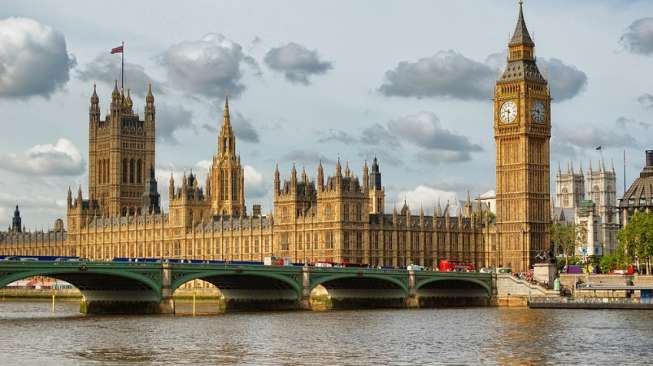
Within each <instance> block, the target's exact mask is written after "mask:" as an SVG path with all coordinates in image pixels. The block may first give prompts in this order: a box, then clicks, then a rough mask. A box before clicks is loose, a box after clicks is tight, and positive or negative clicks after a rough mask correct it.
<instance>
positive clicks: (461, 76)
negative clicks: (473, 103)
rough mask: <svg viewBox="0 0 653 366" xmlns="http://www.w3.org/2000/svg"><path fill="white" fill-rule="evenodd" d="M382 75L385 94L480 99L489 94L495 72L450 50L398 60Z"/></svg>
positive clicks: (382, 91) (381, 88)
mask: <svg viewBox="0 0 653 366" xmlns="http://www.w3.org/2000/svg"><path fill="white" fill-rule="evenodd" d="M385 78H386V83H385V84H383V85H381V86H380V87H379V91H380V92H381V93H382V94H384V95H386V96H400V97H417V98H423V97H450V98H456V99H463V100H469V99H474V100H483V99H487V98H489V96H490V91H491V90H492V85H493V84H494V81H495V80H496V73H495V72H494V71H493V70H492V69H491V68H489V67H488V66H487V65H485V64H483V63H480V62H477V61H474V60H471V59H469V58H467V57H465V56H463V55H461V54H460V53H458V52H456V51H453V50H449V51H440V52H438V53H436V54H435V55H433V56H431V57H424V58H421V59H419V60H417V61H416V62H409V61H403V62H400V63H399V64H398V65H397V66H396V68H395V69H393V70H389V71H387V72H386V73H385Z"/></svg>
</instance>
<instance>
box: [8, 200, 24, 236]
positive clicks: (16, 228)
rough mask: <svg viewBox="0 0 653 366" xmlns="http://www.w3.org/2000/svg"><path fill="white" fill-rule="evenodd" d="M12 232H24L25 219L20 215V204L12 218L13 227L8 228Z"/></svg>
mask: <svg viewBox="0 0 653 366" xmlns="http://www.w3.org/2000/svg"><path fill="white" fill-rule="evenodd" d="M8 231H9V232H10V233H22V232H23V219H22V218H21V217H20V210H19V209H18V205H16V209H15V210H14V217H13V218H12V219H11V227H10V228H9V230H8Z"/></svg>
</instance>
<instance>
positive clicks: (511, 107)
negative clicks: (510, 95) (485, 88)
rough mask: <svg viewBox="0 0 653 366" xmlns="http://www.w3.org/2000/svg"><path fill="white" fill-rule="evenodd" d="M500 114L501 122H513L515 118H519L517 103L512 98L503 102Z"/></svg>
mask: <svg viewBox="0 0 653 366" xmlns="http://www.w3.org/2000/svg"><path fill="white" fill-rule="evenodd" d="M499 115H500V117H501V122H503V123H513V122H514V121H515V118H517V104H515V102H513V101H512V100H510V101H507V102H505V103H503V104H502V105H501V110H500V111H499Z"/></svg>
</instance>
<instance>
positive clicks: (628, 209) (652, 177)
mask: <svg viewBox="0 0 653 366" xmlns="http://www.w3.org/2000/svg"><path fill="white" fill-rule="evenodd" d="M619 210H620V212H621V222H622V223H623V225H624V226H625V225H628V221H629V220H630V218H631V217H632V216H633V214H634V213H635V211H640V212H652V211H653V150H646V165H645V166H644V169H642V172H641V173H639V178H637V179H636V180H635V181H634V182H633V184H632V185H631V186H630V188H628V190H626V192H625V193H624V196H623V197H622V198H621V199H620V200H619Z"/></svg>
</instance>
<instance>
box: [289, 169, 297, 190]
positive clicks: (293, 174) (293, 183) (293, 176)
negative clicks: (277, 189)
mask: <svg viewBox="0 0 653 366" xmlns="http://www.w3.org/2000/svg"><path fill="white" fill-rule="evenodd" d="M290 189H292V190H296V189H297V169H295V163H292V169H291V170H290Z"/></svg>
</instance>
